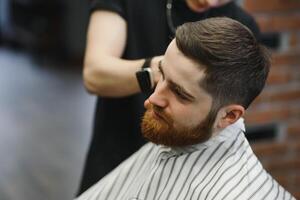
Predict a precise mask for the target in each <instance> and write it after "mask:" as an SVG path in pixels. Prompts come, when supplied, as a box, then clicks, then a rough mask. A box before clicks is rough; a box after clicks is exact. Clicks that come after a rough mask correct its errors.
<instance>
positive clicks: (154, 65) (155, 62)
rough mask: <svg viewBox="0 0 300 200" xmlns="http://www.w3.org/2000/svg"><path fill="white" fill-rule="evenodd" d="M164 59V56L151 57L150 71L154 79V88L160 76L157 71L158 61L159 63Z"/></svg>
mask: <svg viewBox="0 0 300 200" xmlns="http://www.w3.org/2000/svg"><path fill="white" fill-rule="evenodd" d="M163 58H164V56H155V57H153V59H152V60H151V66H150V67H151V69H152V75H153V77H154V85H155V86H156V84H157V83H158V81H159V79H160V77H161V74H160V72H159V69H158V63H159V61H161V60H162V59H163Z"/></svg>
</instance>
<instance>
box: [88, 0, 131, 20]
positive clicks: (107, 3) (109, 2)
mask: <svg viewBox="0 0 300 200" xmlns="http://www.w3.org/2000/svg"><path fill="white" fill-rule="evenodd" d="M124 2H125V1H124V0H91V1H90V13H92V12H93V11H95V10H107V11H112V12H116V13H117V14H119V15H120V16H121V17H123V18H124V19H125V18H126V17H125V9H124Z"/></svg>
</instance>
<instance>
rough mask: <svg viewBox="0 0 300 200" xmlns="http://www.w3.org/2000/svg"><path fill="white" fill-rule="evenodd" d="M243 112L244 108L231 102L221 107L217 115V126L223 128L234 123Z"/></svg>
mask: <svg viewBox="0 0 300 200" xmlns="http://www.w3.org/2000/svg"><path fill="white" fill-rule="evenodd" d="M244 113H245V108H244V107H243V106H241V105H237V104H232V105H228V106H225V107H223V108H221V109H220V110H219V112H218V115H217V124H216V126H217V128H219V129H224V128H226V127H227V126H229V125H231V124H233V123H235V122H236V121H237V120H238V119H239V118H241V117H242V116H243V115H244Z"/></svg>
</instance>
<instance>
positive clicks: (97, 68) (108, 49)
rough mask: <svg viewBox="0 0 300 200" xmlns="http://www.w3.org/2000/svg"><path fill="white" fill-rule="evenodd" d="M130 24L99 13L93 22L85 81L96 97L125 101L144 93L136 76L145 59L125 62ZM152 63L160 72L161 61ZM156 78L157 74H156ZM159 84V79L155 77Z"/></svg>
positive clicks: (106, 13) (93, 15) (91, 23)
mask: <svg viewBox="0 0 300 200" xmlns="http://www.w3.org/2000/svg"><path fill="white" fill-rule="evenodd" d="M126 29H127V26H126V21H125V20H124V19H123V18H122V17H121V16H120V15H118V14H117V13H114V12H110V11H95V12H93V13H92V15H91V18H90V24H89V28H88V34H87V46H86V52H85V59H84V70H83V78H84V85H85V87H86V89H87V90H88V91H89V92H90V93H93V94H95V95H99V96H106V97H122V96H127V95H131V94H134V93H137V92H140V87H139V85H138V82H137V79H136V76H135V73H136V72H137V71H139V70H140V69H141V66H142V65H143V64H144V62H145V60H144V59H139V60H124V59H121V58H120V57H121V56H122V54H123V51H124V48H125V44H126ZM160 59H161V57H155V58H154V59H153V60H152V62H151V67H152V66H155V67H153V71H156V66H157V65H158V64H157V63H158V60H160ZM153 74H154V75H155V74H156V73H153ZM154 79H155V81H157V79H158V78H157V76H156V75H155V77H154Z"/></svg>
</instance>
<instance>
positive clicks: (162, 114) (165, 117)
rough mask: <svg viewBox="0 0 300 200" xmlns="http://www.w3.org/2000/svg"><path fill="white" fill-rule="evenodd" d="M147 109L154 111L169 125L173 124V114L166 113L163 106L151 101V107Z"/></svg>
mask: <svg viewBox="0 0 300 200" xmlns="http://www.w3.org/2000/svg"><path fill="white" fill-rule="evenodd" d="M147 111H152V112H154V113H155V114H156V115H157V116H159V117H160V118H161V119H162V120H163V121H164V122H166V123H167V124H169V125H172V124H173V119H172V117H171V116H169V115H168V114H166V113H165V112H164V110H163V108H161V107H159V106H156V105H153V104H151V103H150V105H149V107H148V108H147Z"/></svg>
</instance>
